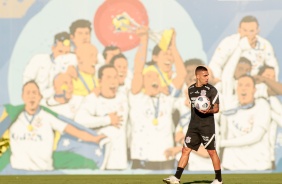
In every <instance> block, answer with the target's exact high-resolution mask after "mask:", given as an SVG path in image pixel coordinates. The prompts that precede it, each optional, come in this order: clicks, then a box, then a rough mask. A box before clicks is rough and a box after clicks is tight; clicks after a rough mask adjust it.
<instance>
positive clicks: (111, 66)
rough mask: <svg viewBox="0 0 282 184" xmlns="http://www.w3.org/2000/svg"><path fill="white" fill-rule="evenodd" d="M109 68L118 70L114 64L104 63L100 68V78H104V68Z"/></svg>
mask: <svg viewBox="0 0 282 184" xmlns="http://www.w3.org/2000/svg"><path fill="white" fill-rule="evenodd" d="M108 68H113V69H115V70H116V68H115V67H114V66H113V65H110V64H106V65H103V66H102V67H101V68H99V71H98V79H102V77H103V72H104V70H106V69H108Z"/></svg>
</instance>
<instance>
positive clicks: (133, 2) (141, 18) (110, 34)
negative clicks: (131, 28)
mask: <svg viewBox="0 0 282 184" xmlns="http://www.w3.org/2000/svg"><path fill="white" fill-rule="evenodd" d="M123 12H126V13H127V14H128V15H129V16H130V17H131V18H133V19H134V20H135V21H136V22H137V23H138V24H140V25H146V26H147V25H148V22H149V21H148V15H147V11H146V9H145V7H144V6H143V4H142V3H141V2H140V1H139V0H106V1H105V2H104V3H103V4H102V5H101V6H100V7H99V8H98V10H97V12H96V14H95V16H94V20H93V25H94V31H95V34H96V36H97V38H98V39H99V41H100V42H101V43H102V44H103V45H104V46H109V45H115V46H118V47H119V48H120V49H121V50H122V51H127V50H130V49H132V48H135V47H136V46H137V45H138V44H139V38H138V36H137V35H135V34H134V33H129V32H120V31H116V28H115V26H114V24H113V19H114V18H115V17H117V15H120V14H122V13H123Z"/></svg>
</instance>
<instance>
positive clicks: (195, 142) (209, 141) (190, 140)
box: [184, 130, 215, 151]
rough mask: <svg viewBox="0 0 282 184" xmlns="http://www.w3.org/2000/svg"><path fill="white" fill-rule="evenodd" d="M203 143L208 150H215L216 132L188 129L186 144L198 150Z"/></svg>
mask: <svg viewBox="0 0 282 184" xmlns="http://www.w3.org/2000/svg"><path fill="white" fill-rule="evenodd" d="M201 143H203V145H204V146H205V148H206V149H207V150H215V134H214V133H204V132H197V131H189V130H188V132H187V134H186V136H185V139H184V146H185V147H188V148H191V149H193V150H195V151H198V149H199V147H200V145H201Z"/></svg>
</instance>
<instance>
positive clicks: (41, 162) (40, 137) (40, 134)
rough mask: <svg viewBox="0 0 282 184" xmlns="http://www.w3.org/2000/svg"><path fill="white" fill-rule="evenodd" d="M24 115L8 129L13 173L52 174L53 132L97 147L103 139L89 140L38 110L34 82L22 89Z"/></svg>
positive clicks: (94, 137)
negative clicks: (20, 171)
mask: <svg viewBox="0 0 282 184" xmlns="http://www.w3.org/2000/svg"><path fill="white" fill-rule="evenodd" d="M22 98H23V101H24V103H25V106H24V111H23V112H21V113H20V114H19V116H18V117H17V119H16V120H15V122H14V123H13V124H12V126H11V127H10V146H11V152H12V154H11V158H10V160H11V166H12V168H14V169H21V170H30V171H31V170H33V171H35V170H36V171H47V170H53V158H52V153H53V144H54V131H55V130H56V131H59V132H60V133H67V134H70V135H72V136H74V137H77V138H79V139H81V140H82V141H86V142H94V143H99V142H100V140H102V139H103V138H105V137H106V136H105V135H97V136H93V135H91V134H89V133H87V132H84V131H81V130H79V129H77V128H75V127H74V126H72V125H70V124H67V123H65V122H63V121H60V120H59V119H57V118H55V117H54V116H53V115H51V114H50V113H48V112H47V111H45V110H43V109H42V108H41V107H40V106H39V102H40V100H41V98H42V96H41V94H40V91H39V87H38V86H37V84H36V83H35V82H34V81H30V82H27V83H26V84H25V85H24V86H23V92H22Z"/></svg>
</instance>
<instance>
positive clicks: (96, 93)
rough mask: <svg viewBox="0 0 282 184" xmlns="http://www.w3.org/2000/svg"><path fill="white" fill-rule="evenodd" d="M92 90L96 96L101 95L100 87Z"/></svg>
mask: <svg viewBox="0 0 282 184" xmlns="http://www.w3.org/2000/svg"><path fill="white" fill-rule="evenodd" d="M92 92H93V93H94V94H95V95H96V96H99V95H100V92H101V91H100V88H98V87H96V88H94V89H93V90H92Z"/></svg>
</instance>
